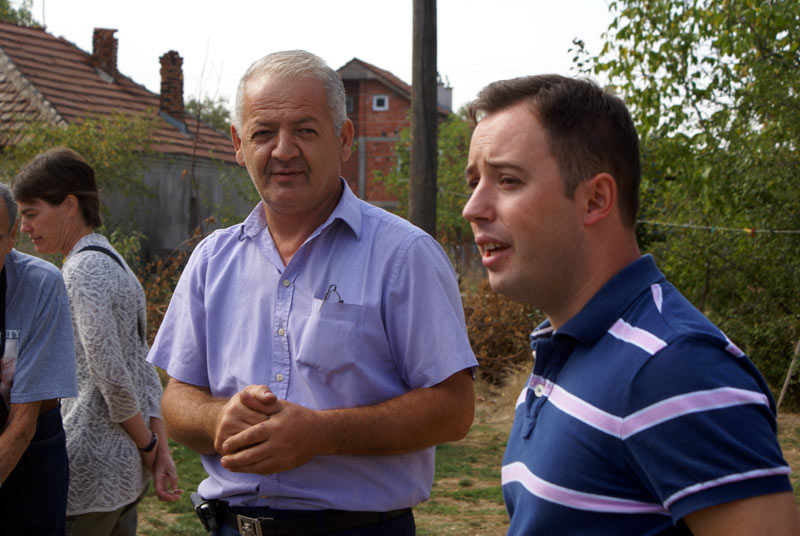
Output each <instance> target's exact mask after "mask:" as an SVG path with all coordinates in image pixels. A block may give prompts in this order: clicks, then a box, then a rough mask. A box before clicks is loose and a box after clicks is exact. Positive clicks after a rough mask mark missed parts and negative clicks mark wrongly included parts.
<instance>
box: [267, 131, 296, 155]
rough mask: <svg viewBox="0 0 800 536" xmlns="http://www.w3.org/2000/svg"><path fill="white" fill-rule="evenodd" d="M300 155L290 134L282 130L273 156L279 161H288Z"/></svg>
mask: <svg viewBox="0 0 800 536" xmlns="http://www.w3.org/2000/svg"><path fill="white" fill-rule="evenodd" d="M299 154H300V151H299V149H298V148H297V143H296V142H295V140H294V137H293V136H292V134H291V133H290V132H286V131H285V130H280V131H279V132H278V136H277V139H276V141H275V147H274V148H273V149H272V156H273V157H274V158H277V159H278V160H282V161H287V160H291V159H292V158H294V157H296V156H297V155H299Z"/></svg>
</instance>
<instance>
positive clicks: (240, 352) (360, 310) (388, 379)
mask: <svg viewBox="0 0 800 536" xmlns="http://www.w3.org/2000/svg"><path fill="white" fill-rule="evenodd" d="M342 183H343V184H344V192H343V194H342V198H341V200H340V202H339V204H338V205H337V207H336V209H335V210H334V211H333V213H332V214H331V215H330V217H329V218H328V220H327V221H326V222H325V223H323V224H322V225H321V226H320V227H319V228H318V229H317V230H315V231H314V233H313V234H312V235H311V236H310V237H309V238H308V239H307V240H306V242H305V243H304V244H303V245H302V246H301V247H300V249H299V250H298V251H297V252H296V253H295V254H294V256H293V257H292V259H291V261H290V262H289V264H288V265H287V266H284V265H283V262H282V261H281V258H280V256H279V254H278V251H277V249H276V247H275V244H274V242H273V240H272V237H271V235H270V233H269V232H268V230H267V227H266V219H265V216H264V210H263V207H262V205H261V204H259V205H258V206H257V207H256V208H255V209H254V210H253V212H252V213H251V214H250V216H248V217H247V219H246V220H245V221H244V223H243V224H240V225H236V226H233V227H230V228H228V229H223V230H219V231H216V232H215V233H213V234H212V235H211V236H209V237H208V238H206V239H205V240H204V241H203V242H201V243H200V245H198V246H197V248H196V250H195V251H194V252H193V254H192V256H191V258H190V260H189V263H188V265H187V266H186V269H185V270H184V272H183V274H182V276H181V279H180V281H179V283H178V285H177V287H176V289H175V293H174V295H173V298H172V301H171V302H170V305H169V309H168V311H167V314H166V316H165V317H164V320H163V323H162V324H161V328H160V330H159V332H158V336H157V337H156V340H155V342H154V343H153V347H152V349H151V351H150V355H149V356H148V360H149V361H150V362H152V363H154V364H155V365H157V366H159V367H161V368H163V369H165V370H166V371H167V373H168V374H169V375H170V376H171V377H173V378H175V379H177V380H179V381H182V382H185V383H189V384H193V385H198V386H202V387H208V388H209V389H210V390H211V394H212V395H213V396H218V397H230V396H232V395H234V394H235V393H236V392H238V391H240V390H241V389H243V388H244V387H246V386H247V385H250V384H263V385H267V386H269V388H270V389H271V390H272V391H273V392H274V393H275V394H276V395H277V396H278V397H279V398H284V399H286V400H289V401H292V402H294V403H297V404H300V405H302V406H305V407H308V408H312V409H328V408H343V407H356V406H364V405H369V404H375V403H378V402H382V401H384V400H387V399H390V398H393V397H396V396H399V395H402V394H403V393H406V392H408V391H410V390H412V389H417V388H421V387H430V386H433V385H436V384H437V383H440V382H442V381H443V380H445V379H447V378H448V377H450V376H451V375H453V374H455V373H456V372H458V371H460V370H463V369H466V368H471V367H475V366H476V365H477V362H476V360H475V356H474V355H473V353H472V350H471V349H470V345H469V340H468V338H467V333H466V328H465V325H464V314H463V309H462V305H461V299H460V295H459V291H458V286H457V283H456V279H455V275H454V272H453V268H452V265H451V264H450V262H449V260H448V258H447V256H446V255H445V253H444V251H443V250H442V248H441V247H440V246H439V244H437V243H436V241H435V240H433V239H432V238H431V237H430V236H429V235H427V234H425V233H424V232H423V231H421V230H419V229H417V228H416V227H413V226H412V225H410V224H409V223H408V222H406V221H405V220H402V219H401V218H398V217H396V216H394V215H392V214H389V213H387V212H385V211H383V210H381V209H379V208H376V207H374V206H371V205H369V204H367V203H365V202H363V201H360V200H359V199H357V198H356V197H355V196H354V195H353V193H352V192H351V191H350V189H349V188H348V187H347V185H346V183H344V181H342ZM333 285H335V292H334V291H333V290H332V286H333ZM329 289H330V292H329ZM326 294H327V295H328V297H327V299H325V296H326ZM433 463H434V449H433V448H430V449H425V450H422V451H419V452H415V453H412V454H407V455H399V456H318V457H315V458H313V459H312V460H311V461H309V462H308V463H306V464H305V465H302V466H300V467H297V468H295V469H292V470H290V471H286V472H283V473H278V474H273V475H268V476H262V475H256V474H242V473H232V472H230V471H227V470H226V469H224V468H223V467H222V466H221V465H220V457H219V456H216V455H215V456H203V466H204V467H205V469H206V471H207V472H208V474H209V477H208V478H207V479H205V480H204V481H203V482H202V483H201V484H200V488H199V491H200V493H201V494H202V495H203V496H204V497H206V498H209V499H210V498H220V499H224V500H227V501H228V502H229V503H230V504H231V505H233V506H238V505H258V506H269V507H272V508H285V509H324V508H335V509H343V510H374V511H384V510H391V509H397V508H404V507H408V506H413V505H415V504H417V503H419V502H420V501H422V500H425V499H427V498H428V496H429V494H430V489H431V485H432V482H433Z"/></svg>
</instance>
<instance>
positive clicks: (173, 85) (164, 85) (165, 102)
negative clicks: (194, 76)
mask: <svg viewBox="0 0 800 536" xmlns="http://www.w3.org/2000/svg"><path fill="white" fill-rule="evenodd" d="M160 60H161V98H160V100H159V104H158V107H159V110H160V111H162V112H164V113H167V114H169V115H171V116H172V117H174V118H175V119H177V120H178V121H181V122H182V121H183V113H184V110H183V58H181V57H180V55H179V54H178V53H177V52H175V51H174V50H170V51H169V52H167V53H166V54H164V55H163V56H161V58H160Z"/></svg>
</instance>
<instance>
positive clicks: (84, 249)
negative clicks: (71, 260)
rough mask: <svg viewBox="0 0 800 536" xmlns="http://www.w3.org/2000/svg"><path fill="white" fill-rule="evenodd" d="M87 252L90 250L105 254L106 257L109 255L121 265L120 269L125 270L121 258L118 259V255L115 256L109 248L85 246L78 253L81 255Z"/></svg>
mask: <svg viewBox="0 0 800 536" xmlns="http://www.w3.org/2000/svg"><path fill="white" fill-rule="evenodd" d="M86 250H90V251H99V252H100V253H105V254H106V255H108V256H109V257H111V258H112V259H114V262H116V263H117V264H119V265H120V267H121V268H122V269H123V270H124V269H125V265H124V264H122V261H121V260H119V257H117V256H116V255H114V254H113V253H112V252H111V250H110V249H108V248H104V247H103V246H94V245H91V246H84V247H82V248H81V249H79V250H78V253H80V252H81V251H86Z"/></svg>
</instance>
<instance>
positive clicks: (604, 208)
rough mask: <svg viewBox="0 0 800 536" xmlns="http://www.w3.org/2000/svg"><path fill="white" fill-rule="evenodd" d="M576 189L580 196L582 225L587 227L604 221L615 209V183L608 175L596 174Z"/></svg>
mask: <svg viewBox="0 0 800 536" xmlns="http://www.w3.org/2000/svg"><path fill="white" fill-rule="evenodd" d="M578 189H579V190H580V195H581V196H582V198H581V200H582V207H583V210H584V214H583V224H584V225H586V226H587V227H589V226H592V225H595V224H597V223H599V222H601V221H604V220H606V219H607V218H608V217H609V215H611V214H612V213H613V211H614V210H615V209H616V207H617V181H616V180H614V177H612V176H611V175H609V174H608V173H598V174H597V175H595V176H594V177H592V178H591V179H589V180H588V181H586V182H584V183H582V184H581V185H580V186H579V187H578Z"/></svg>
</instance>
